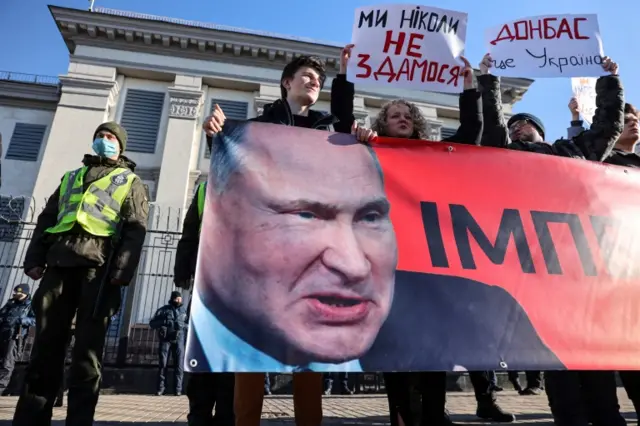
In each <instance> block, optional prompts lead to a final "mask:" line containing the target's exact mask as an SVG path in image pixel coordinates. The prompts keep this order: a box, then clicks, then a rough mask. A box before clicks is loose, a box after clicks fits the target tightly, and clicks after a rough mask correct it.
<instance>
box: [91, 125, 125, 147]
mask: <svg viewBox="0 0 640 426" xmlns="http://www.w3.org/2000/svg"><path fill="white" fill-rule="evenodd" d="M100 130H106V131H108V132H111V133H113V134H114V135H115V137H116V138H118V142H120V152H124V151H125V150H126V149H127V131H126V130H125V128H124V127H122V126H121V125H119V124H118V123H116V122H115V121H108V122H106V123H102V124H101V125H99V126H98V128H97V129H96V131H95V132H93V139H95V138H96V135H97V134H98V132H99V131H100Z"/></svg>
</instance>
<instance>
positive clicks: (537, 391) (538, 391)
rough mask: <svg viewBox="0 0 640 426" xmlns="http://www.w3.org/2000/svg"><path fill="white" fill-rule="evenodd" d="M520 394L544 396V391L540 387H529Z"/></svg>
mask: <svg viewBox="0 0 640 426" xmlns="http://www.w3.org/2000/svg"><path fill="white" fill-rule="evenodd" d="M518 393H519V394H520V395H540V394H542V389H540V388H539V387H532V388H529V387H527V388H526V389H524V390H521V391H519V392H518Z"/></svg>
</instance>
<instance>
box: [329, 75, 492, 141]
mask: <svg viewBox="0 0 640 426" xmlns="http://www.w3.org/2000/svg"><path fill="white" fill-rule="evenodd" d="M354 96H355V85H354V84H353V83H351V82H349V81H347V78H346V76H345V75H344V74H338V76H337V77H336V78H334V79H333V83H332V84H331V113H332V114H333V115H335V116H336V118H337V119H338V123H336V124H335V129H336V131H338V132H341V133H351V126H352V125H353V122H354V121H355V116H354V115H353V108H354V106H353V97H354ZM458 104H459V108H460V127H458V130H457V131H456V133H455V134H454V135H453V136H451V137H448V138H445V139H443V140H442V141H443V142H452V143H462V144H466V145H480V140H481V138H482V129H483V124H482V123H483V114H482V100H481V95H480V92H479V91H478V90H476V89H468V90H465V91H464V92H462V93H461V94H460V97H459V100H458Z"/></svg>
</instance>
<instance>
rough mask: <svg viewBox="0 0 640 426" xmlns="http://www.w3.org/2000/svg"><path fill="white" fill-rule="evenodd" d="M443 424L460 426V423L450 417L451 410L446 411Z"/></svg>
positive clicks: (445, 425)
mask: <svg viewBox="0 0 640 426" xmlns="http://www.w3.org/2000/svg"><path fill="white" fill-rule="evenodd" d="M442 426H458V424H457V423H454V422H453V420H451V417H449V410H445V411H444V419H443V421H442Z"/></svg>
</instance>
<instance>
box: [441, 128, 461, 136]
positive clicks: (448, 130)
mask: <svg viewBox="0 0 640 426" xmlns="http://www.w3.org/2000/svg"><path fill="white" fill-rule="evenodd" d="M456 131H457V129H452V128H451V127H443V128H441V129H440V139H446V138H450V137H451V136H453V135H455V134H456Z"/></svg>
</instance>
